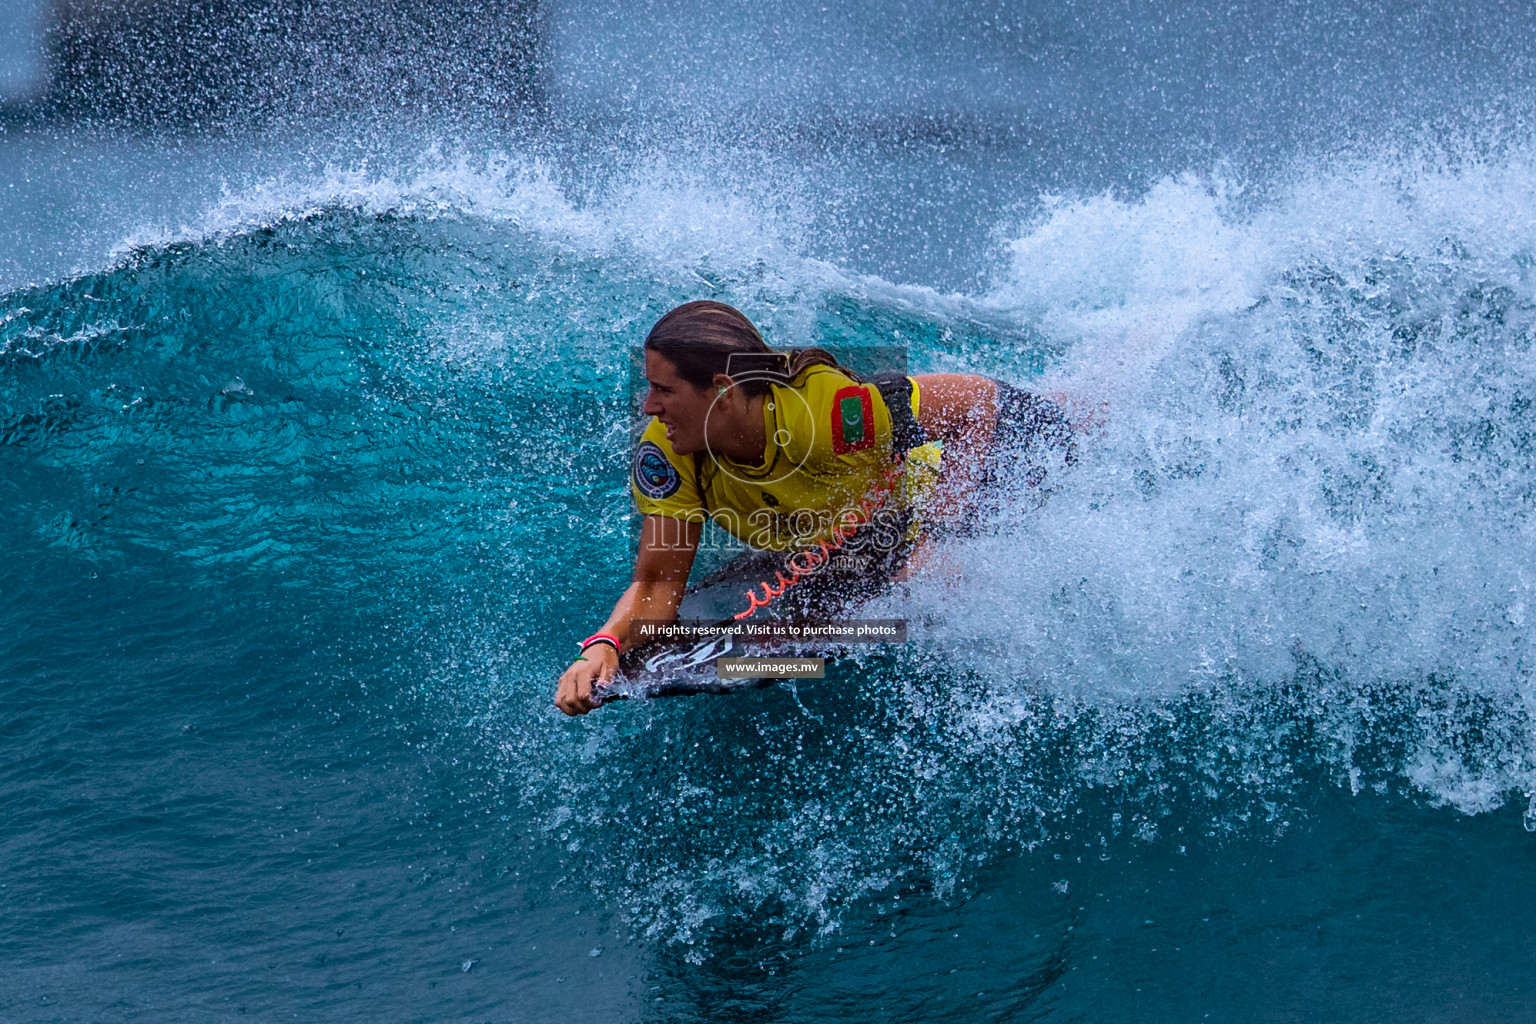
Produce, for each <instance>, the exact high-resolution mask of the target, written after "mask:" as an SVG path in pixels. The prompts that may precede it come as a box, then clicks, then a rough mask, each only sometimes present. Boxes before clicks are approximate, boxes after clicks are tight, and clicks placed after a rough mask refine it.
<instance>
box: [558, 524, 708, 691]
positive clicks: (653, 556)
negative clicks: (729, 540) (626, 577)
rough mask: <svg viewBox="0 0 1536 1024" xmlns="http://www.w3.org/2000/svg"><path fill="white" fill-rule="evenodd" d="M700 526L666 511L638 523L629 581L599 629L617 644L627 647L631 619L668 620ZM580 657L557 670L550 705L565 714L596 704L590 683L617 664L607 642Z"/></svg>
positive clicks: (680, 591)
mask: <svg viewBox="0 0 1536 1024" xmlns="http://www.w3.org/2000/svg"><path fill="white" fill-rule="evenodd" d="M702 531H703V524H701V523H697V522H688V521H685V520H682V519H673V518H672V517H670V516H646V517H645V522H643V523H642V524H641V526H640V550H639V551H638V552H637V553H636V554H635V571H634V575H633V576H632V577H631V579H632V581H633V582H631V583H630V585H629V587H628V589H626V590H625V591H624V593H623V595H622V596H621V597H620V598H619V600H618V603H617V604H615V605H614V606H613V611H612V612H611V613H610V614H609V616H608V621H607V622H605V623H603V626H602V628H601V629H599V630H598V632H599V633H609V634H611V635H613V636H615V637H618V639H619V643H620V645H621V646H624V647H628V646H629V641H630V622H631V620H634V619H655V620H657V621H660V622H671V621H672V620H673V619H675V618H677V608H678V605H679V604H681V603H682V600H683V588H684V587H686V586H687V584H688V573H689V571H690V570H692V568H693V558H694V555H695V554H697V553H698V550H699V535H700V533H701V532H702ZM583 658H584V659H585V660H581V659H578V660H577V661H574V662H572V663H571V667H570V668H568V669H566V670H565V672H564V673H563V674H562V675H561V676H560V688H559V690H558V691H557V692H556V694H555V706H556V707H558V708H559V709H560V710H561V711H564V712H565V713H566V714H568V715H584V714H586V713H587V712H588V711H591V710H592V709H593V708H595V707H597V702H596V701H594V700H593V699H592V688H593V687H594V686H595V685H597V684H598V683H606V682H607V681H608V680H609V679H612V678H613V673H614V672H615V671H616V670H617V669H618V667H619V656H618V653H617V652H616V651H614V649H613V648H612V647H609V646H608V645H607V644H593V645H592V646H591V647H589V648H587V650H586V651H585V652H584V654H583Z"/></svg>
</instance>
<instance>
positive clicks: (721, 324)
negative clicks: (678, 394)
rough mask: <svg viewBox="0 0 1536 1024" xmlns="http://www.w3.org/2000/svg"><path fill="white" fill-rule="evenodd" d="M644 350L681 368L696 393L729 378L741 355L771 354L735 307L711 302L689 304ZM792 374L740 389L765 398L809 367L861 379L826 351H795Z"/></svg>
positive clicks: (758, 379)
mask: <svg viewBox="0 0 1536 1024" xmlns="http://www.w3.org/2000/svg"><path fill="white" fill-rule="evenodd" d="M645 347H646V348H647V349H649V350H650V351H652V352H655V353H656V354H657V355H660V356H662V357H664V358H666V359H667V360H668V361H669V362H671V363H672V365H674V366H676V367H677V375H678V376H679V377H681V378H683V380H685V381H687V382H688V383H689V384H692V385H693V386H694V387H696V388H700V389H703V388H707V387H709V386H710V383H711V382H712V381H713V380H714V378H715V374H717V373H728V372H729V367H730V358H731V356H732V355H733V354H736V353H758V354H763V355H771V354H773V352H774V350H773V349H771V348H769V347H768V343H767V342H765V341H764V340H763V336H762V335H761V334H759V333H758V331H757V328H756V327H753V326H752V321H750V320H748V319H747V318H746V317H745V316H744V315H743V314H742V312H741V310H739V309H737V308H736V307H734V306H727V305H726V304H725V303H723V302H713V301H711V300H709V299H698V300H696V301H694V302H685V303H683V304H682V305H681V306H678V307H677V308H676V309H673V310H671V311H670V312H668V313H667V314H666V315H665V316H663V317H662V318H661V319H660V320H657V321H656V326H654V327H652V328H651V333H650V334H647V335H646V336H645ZM784 354H786V355H788V356H789V374H788V376H784V375H782V374H779V373H771V372H758V371H754V372H753V374H752V376H750V377H748V378H747V379H745V380H743V381H742V382H741V383H740V384H739V385H738V386H739V387H740V388H741V389H742V391H743V392H744V393H745V394H746V395H748V396H751V397H756V396H757V395H766V394H767V393H768V385H769V384H771V383H781V384H788V383H790V382H791V381H793V380H794V379H795V378H796V377H799V376H800V373H801V372H802V371H803V370H805V369H806V367H809V366H830V367H832V368H833V369H835V370H837V371H838V372H840V373H843V374H845V375H847V376H848V377H851V378H853V379H854V380H858V379H859V378H858V376H857V375H855V374H854V373H853V371H852V370H849V369H848V368H847V367H845V366H842V365H841V364H839V363H838V361H837V357H836V356H834V355H833V354H832V353H830V352H828V351H827V350H826V349H824V348H793V349H790V350H789V351H788V352H787V353H784Z"/></svg>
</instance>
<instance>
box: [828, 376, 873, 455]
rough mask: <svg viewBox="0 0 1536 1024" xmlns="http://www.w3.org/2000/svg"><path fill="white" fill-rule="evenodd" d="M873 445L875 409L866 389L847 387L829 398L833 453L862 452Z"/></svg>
mask: <svg viewBox="0 0 1536 1024" xmlns="http://www.w3.org/2000/svg"><path fill="white" fill-rule="evenodd" d="M874 443H875V407H874V403H872V402H871V401H870V398H869V391H868V389H866V388H862V387H857V386H852V385H850V386H849V387H846V388H840V389H838V392H837V394H835V395H833V396H832V451H833V453H834V454H837V455H847V454H848V453H849V452H858V451H863V450H864V449H865V448H869V447H872V446H873V445H874Z"/></svg>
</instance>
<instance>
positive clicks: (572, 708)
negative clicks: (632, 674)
mask: <svg viewBox="0 0 1536 1024" xmlns="http://www.w3.org/2000/svg"><path fill="white" fill-rule="evenodd" d="M618 668H619V652H618V651H615V650H614V649H613V648H612V647H610V646H608V645H607V644H593V645H592V646H590V647H588V648H587V649H586V650H585V651H582V652H581V657H579V658H577V659H576V660H575V661H573V662H572V663H571V667H570V668H568V669H566V670H565V672H563V673H562V674H561V676H560V689H559V690H558V691H556V693H555V707H557V708H559V709H560V710H561V711H564V712H565V713H566V714H568V715H584V714H586V713H587V712H588V711H591V710H592V709H593V708H595V707H598V706H600V705H601V704H602V700H600V699H599V698H597V697H595V696H593V693H592V690H593V688H594V687H596V686H597V684H599V683H606V682H608V680H610V679H612V678H613V674H614V672H616V671H618Z"/></svg>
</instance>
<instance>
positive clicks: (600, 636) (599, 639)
mask: <svg viewBox="0 0 1536 1024" xmlns="http://www.w3.org/2000/svg"><path fill="white" fill-rule="evenodd" d="M593 644H607V645H608V646H609V647H612V648H613V653H615V654H617V653H619V638H618V637H616V636H614V635H613V634H611V633H593V634H592V635H591V636H589V637H587V638H586V639H585V640H583V641H582V642H581V653H583V654H585V653H586V652H587V648H588V647H591V646H592V645H593Z"/></svg>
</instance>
